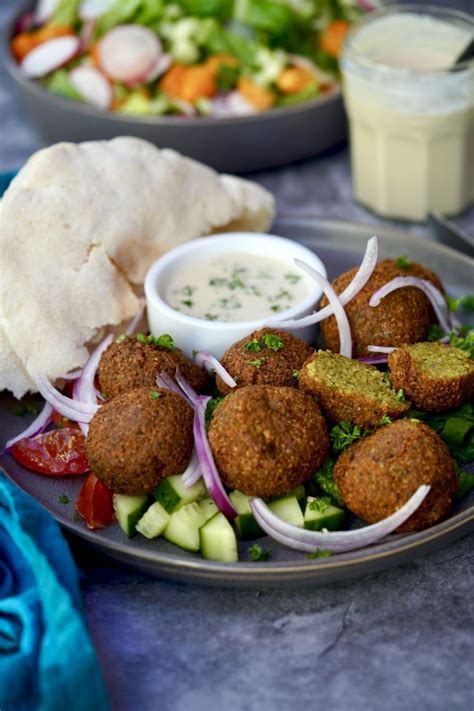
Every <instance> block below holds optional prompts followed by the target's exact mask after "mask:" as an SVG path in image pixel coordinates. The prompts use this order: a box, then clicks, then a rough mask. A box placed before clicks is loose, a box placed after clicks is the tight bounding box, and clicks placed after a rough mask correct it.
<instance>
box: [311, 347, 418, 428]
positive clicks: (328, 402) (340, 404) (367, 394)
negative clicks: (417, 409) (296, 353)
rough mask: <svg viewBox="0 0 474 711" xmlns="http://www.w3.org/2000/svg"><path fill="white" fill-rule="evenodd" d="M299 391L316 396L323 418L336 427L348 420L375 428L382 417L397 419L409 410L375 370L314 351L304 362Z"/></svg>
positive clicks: (363, 364)
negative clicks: (325, 417) (334, 423)
mask: <svg viewBox="0 0 474 711" xmlns="http://www.w3.org/2000/svg"><path fill="white" fill-rule="evenodd" d="M300 388H301V389H303V390H305V391H306V392H309V393H311V394H312V395H315V396H316V398H317V400H318V403H319V405H320V406H321V409H322V410H323V412H324V414H325V415H326V416H327V417H328V418H329V419H330V420H331V421H332V422H336V423H339V422H342V421H343V420H349V421H350V422H353V423H354V424H356V425H360V426H361V427H375V426H377V425H378V424H379V423H380V420H381V419H382V417H384V415H388V416H389V417H390V418H391V419H396V418H397V417H403V415H405V414H406V412H407V410H408V408H409V403H408V402H400V399H399V398H398V395H397V393H396V391H395V390H394V389H393V388H391V387H390V385H389V383H387V380H386V379H385V378H384V374H383V373H381V372H380V371H379V370H377V368H376V367H375V366H373V365H367V364H366V363H360V362H359V361H357V360H352V359H351V358H345V356H342V355H339V353H331V351H317V352H316V353H314V354H313V355H312V356H311V358H309V359H308V360H307V361H306V363H305V364H304V366H303V368H302V370H301V377H300Z"/></svg>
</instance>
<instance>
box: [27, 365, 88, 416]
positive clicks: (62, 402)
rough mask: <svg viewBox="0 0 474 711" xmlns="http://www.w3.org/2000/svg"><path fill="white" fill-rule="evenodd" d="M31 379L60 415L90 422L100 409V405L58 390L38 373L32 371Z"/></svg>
mask: <svg viewBox="0 0 474 711" xmlns="http://www.w3.org/2000/svg"><path fill="white" fill-rule="evenodd" d="M30 376H31V379H32V380H33V382H34V383H35V385H36V387H37V388H38V391H39V392H40V393H41V395H42V396H43V397H44V399H45V400H46V401H47V402H49V403H50V405H52V407H53V408H54V409H55V410H57V411H58V412H59V414H60V415H63V416H64V417H67V418H69V419H70V420H75V421H76V422H90V421H91V419H92V417H93V416H94V414H95V413H96V412H97V410H98V407H99V406H98V405H93V404H90V403H83V402H77V401H76V400H72V399H71V398H69V397H66V395H63V394H62V393H61V392H59V390H57V389H56V388H55V387H54V386H53V385H51V383H50V382H49V380H48V378H47V377H46V376H44V375H39V374H38V373H30Z"/></svg>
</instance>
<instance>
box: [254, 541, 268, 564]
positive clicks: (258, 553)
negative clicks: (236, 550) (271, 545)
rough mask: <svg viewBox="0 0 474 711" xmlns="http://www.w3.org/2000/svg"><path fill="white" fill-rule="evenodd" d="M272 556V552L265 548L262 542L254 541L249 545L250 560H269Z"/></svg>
mask: <svg viewBox="0 0 474 711" xmlns="http://www.w3.org/2000/svg"><path fill="white" fill-rule="evenodd" d="M269 557H270V552H269V551H267V550H265V548H263V546H261V545H260V543H253V544H252V545H251V546H250V547H249V558H250V560H254V561H257V560H268V558H269Z"/></svg>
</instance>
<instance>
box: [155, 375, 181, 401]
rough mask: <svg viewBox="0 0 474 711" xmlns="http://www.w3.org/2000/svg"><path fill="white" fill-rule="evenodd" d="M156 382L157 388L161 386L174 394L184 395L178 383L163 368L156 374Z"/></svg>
mask: <svg viewBox="0 0 474 711" xmlns="http://www.w3.org/2000/svg"><path fill="white" fill-rule="evenodd" d="M156 384H157V385H158V387H159V388H163V389H164V390H171V392H173V393H176V395H179V396H180V397H184V393H183V391H182V390H181V388H180V387H179V385H178V384H177V383H175V381H174V380H173V378H172V377H171V375H168V373H166V372H165V371H164V370H162V371H161V373H160V374H159V375H157V377H156Z"/></svg>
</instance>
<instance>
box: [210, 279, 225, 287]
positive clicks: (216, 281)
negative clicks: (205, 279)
mask: <svg viewBox="0 0 474 711" xmlns="http://www.w3.org/2000/svg"><path fill="white" fill-rule="evenodd" d="M226 284H227V279H224V278H222V277H213V278H212V279H209V286H225V285H226Z"/></svg>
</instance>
